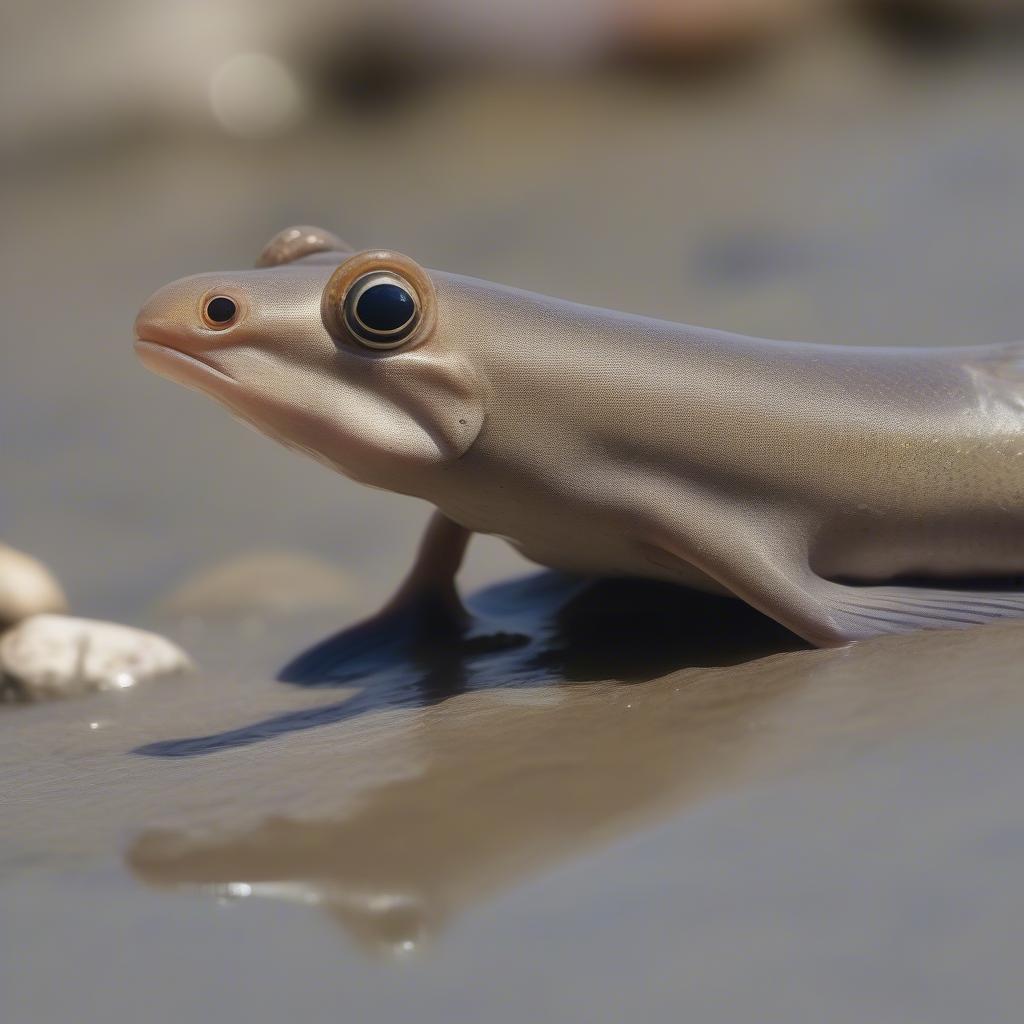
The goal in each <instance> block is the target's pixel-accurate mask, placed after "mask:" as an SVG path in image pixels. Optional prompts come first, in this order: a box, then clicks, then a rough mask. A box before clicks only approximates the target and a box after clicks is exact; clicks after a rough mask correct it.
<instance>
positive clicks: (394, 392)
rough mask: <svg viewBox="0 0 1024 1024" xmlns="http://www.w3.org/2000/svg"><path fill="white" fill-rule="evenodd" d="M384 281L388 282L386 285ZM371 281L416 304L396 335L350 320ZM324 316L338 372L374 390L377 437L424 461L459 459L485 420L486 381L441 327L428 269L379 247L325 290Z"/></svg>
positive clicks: (356, 259)
mask: <svg viewBox="0 0 1024 1024" xmlns="http://www.w3.org/2000/svg"><path fill="white" fill-rule="evenodd" d="M381 282H383V283H384V284H383V285H382V284H381ZM368 283H369V285H370V286H371V287H373V286H380V287H392V286H394V287H396V288H400V289H401V290H402V291H403V292H405V293H406V294H407V295H409V296H410V297H411V301H412V303H413V305H414V307H415V309H414V312H413V314H412V316H411V317H410V320H409V322H408V324H406V325H402V326H401V329H400V331H398V332H396V334H397V337H396V339H395V340H393V341H392V340H389V339H387V337H386V336H385V338H384V340H383V341H378V340H374V339H373V338H372V337H368V336H367V331H366V330H365V327H366V325H365V324H362V323H361V321H360V322H354V321H353V315H354V314H353V306H352V303H351V297H352V294H353V293H354V292H360V291H361V293H362V294H366V292H365V289H366V286H367V284H368ZM320 315H321V319H322V320H323V324H324V327H325V328H326V329H327V332H328V333H329V334H330V336H331V338H332V339H333V341H334V343H335V346H336V348H337V353H338V359H339V364H338V365H339V368H340V372H341V373H343V374H345V376H346V378H347V379H349V380H352V381H355V380H359V381H360V382H361V383H362V390H363V391H364V393H365V394H366V395H367V396H368V397H371V399H372V401H371V402H369V403H367V410H366V412H365V413H364V415H369V414H370V407H371V406H372V425H371V424H367V425H366V426H367V427H368V429H369V430H371V431H372V434H373V435H374V437H375V439H376V443H377V444H379V445H381V446H382V447H384V448H387V449H388V450H389V451H391V452H393V453H394V454H395V455H398V456H403V457H405V458H408V457H409V456H411V455H412V456H414V458H415V459H416V461H417V462H420V463H439V462H445V461H448V460H451V459H457V458H459V457H460V456H461V455H463V454H465V452H466V451H467V450H468V449H469V447H470V446H471V445H472V444H473V441H474V440H475V439H476V437H477V435H478V434H479V432H480V429H481V427H482V426H483V421H484V394H483V389H482V386H481V381H480V379H479V377H478V376H477V374H476V373H475V372H474V370H473V368H472V367H471V365H470V363H469V361H468V359H467V358H466V356H465V355H464V354H463V353H462V352H460V351H459V350H458V349H457V347H456V346H455V345H454V344H453V343H452V339H449V338H446V337H445V336H444V334H443V332H442V331H441V330H440V329H439V317H438V300H437V291H436V289H435V287H434V282H433V280H432V279H431V277H430V275H429V274H428V273H427V272H426V271H425V270H424V269H423V268H422V267H421V266H420V265H419V264H418V263H416V262H415V261H414V260H411V259H409V257H407V256H403V255H402V254H401V253H397V252H393V251H390V250H386V249H375V250H369V251H366V252H361V253H355V254H354V255H352V256H350V257H349V258H348V259H346V260H345V261H344V262H343V263H341V264H340V265H339V266H338V267H337V268H336V269H335V271H334V273H333V274H332V275H331V277H330V279H329V280H328V282H327V285H326V287H325V288H324V291H323V296H322V299H321V306H320Z"/></svg>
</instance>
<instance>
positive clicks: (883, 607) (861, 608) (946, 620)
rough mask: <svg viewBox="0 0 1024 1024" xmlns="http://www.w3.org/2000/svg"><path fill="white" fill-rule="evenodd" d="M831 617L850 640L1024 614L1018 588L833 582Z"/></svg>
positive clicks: (955, 625) (970, 623)
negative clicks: (873, 584)
mask: <svg viewBox="0 0 1024 1024" xmlns="http://www.w3.org/2000/svg"><path fill="white" fill-rule="evenodd" d="M828 603H829V605H830V606H831V613H832V614H831V618H832V620H833V622H834V623H835V626H836V628H837V629H838V630H839V632H840V633H841V634H844V635H847V636H848V638H849V639H850V640H859V639H861V638H862V637H866V636H874V635H876V634H879V633H910V632H913V631H914V630H918V629H958V628H963V627H965V626H974V625H979V624H981V623H985V622H995V621H996V620H998V619H1016V618H1024V592H1020V591H1013V590H940V589H937V588H932V587H856V586H840V585H838V584H833V585H832V586H831V587H830V588H829V591H828Z"/></svg>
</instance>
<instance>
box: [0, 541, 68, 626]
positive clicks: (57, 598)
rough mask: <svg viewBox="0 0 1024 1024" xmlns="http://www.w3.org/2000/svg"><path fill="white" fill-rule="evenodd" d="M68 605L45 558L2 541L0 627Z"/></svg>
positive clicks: (56, 610) (57, 610)
mask: <svg viewBox="0 0 1024 1024" xmlns="http://www.w3.org/2000/svg"><path fill="white" fill-rule="evenodd" d="M67 606H68V602H67V598H66V597H65V596H64V591H63V590H62V589H61V586H60V584H59V583H58V582H57V581H56V579H54V577H53V574H52V573H51V572H50V570H49V569H47V568H46V566H45V565H43V563H42V562H39V561H37V560H36V559H34V558H32V557H31V556H30V555H26V554H23V553H22V552H21V551H15V549H14V548H11V547H8V546H7V545H6V544H0V630H2V629H6V628H7V627H8V626H13V625H14V624H15V623H17V622H21V620H22V619H27V618H28V617H29V616H30V615H39V614H40V613H42V612H62V611H65V610H66V609H67Z"/></svg>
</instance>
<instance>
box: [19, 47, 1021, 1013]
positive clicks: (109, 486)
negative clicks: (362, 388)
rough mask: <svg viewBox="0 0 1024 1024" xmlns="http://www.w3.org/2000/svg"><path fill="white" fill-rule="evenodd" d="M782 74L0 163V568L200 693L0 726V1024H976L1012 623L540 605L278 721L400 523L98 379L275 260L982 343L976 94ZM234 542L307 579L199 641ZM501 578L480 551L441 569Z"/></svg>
mask: <svg viewBox="0 0 1024 1024" xmlns="http://www.w3.org/2000/svg"><path fill="white" fill-rule="evenodd" d="M794 59H795V61H796V63H795V64H793V65H789V66H786V67H784V68H783V67H779V68H777V69H776V70H774V71H772V70H767V71H765V72H763V73H764V74H765V75H766V77H765V78H763V79H761V80H759V83H758V88H756V89H753V90H751V89H741V88H735V89H733V88H727V89H723V90H722V91H721V92H711V93H707V94H701V95H700V97H699V98H695V97H694V96H693V95H692V94H691V95H690V96H689V97H688V98H687V97H686V96H684V97H680V96H679V95H677V94H675V93H672V92H671V91H670V90H669V91H666V90H664V89H663V88H662V87H660V86H658V87H653V88H651V87H643V88H640V87H633V86H629V87H623V86H622V85H621V84H619V85H617V86H614V87H613V86H612V85H610V84H607V83H590V84H587V85H578V84H577V85H573V84H571V83H557V82H547V83H544V84H543V85H540V86H523V85H522V84H514V86H506V85H501V84H497V85H494V86H493V87H483V88H481V89H478V90H473V91H472V93H471V94H470V93H469V92H467V93H466V94H464V95H459V96H456V97H452V96H448V97H444V98H434V99H433V100H425V101H424V102H423V104H421V105H419V106H417V107H416V108H415V110H412V111H410V112H408V113H406V114H402V115H398V119H397V120H396V121H394V122H392V123H391V124H390V126H389V127H387V128H386V129H382V128H381V127H380V125H370V124H366V123H363V122H359V121H355V120H353V121H351V122H349V121H346V120H340V121H334V120H326V119H325V120H324V121H322V122H318V123H316V124H315V125H314V126H313V127H312V128H311V129H310V130H309V131H308V132H307V133H306V134H304V135H301V136H299V137H296V138H294V139H293V140H291V144H290V145H289V146H279V145H278V146H273V147H268V148H266V149H262V148H260V147H253V148H235V147H232V146H228V145H226V144H220V143H212V142H211V141H210V140H209V139H203V138H181V139H175V140H170V141H161V140H159V139H148V140H145V141H143V140H139V141H137V142H134V143H131V144H126V145H125V146H124V148H123V149H119V150H117V151H111V152H107V153H105V154H100V155H96V154H92V155H88V154H86V155H81V156H79V157H76V158H70V157H69V158H68V159H66V160H64V159H62V160H59V161H48V162H41V163H40V164H39V165H37V166H31V165H25V166H20V165H19V167H18V168H15V169H5V170H4V171H3V191H2V193H0V203H2V213H3V216H4V221H5V225H6V227H5V232H4V234H3V238H2V240H0V270H2V273H0V290H2V292H0V294H2V308H3V312H4V330H5V334H4V341H3V343H2V347H0V389H2V392H0V394H2V402H0V437H2V439H3V443H2V447H0V536H2V537H3V539H4V540H7V541H10V542H11V543H13V544H15V545H17V546H18V547H19V548H23V549H25V550H29V551H32V552H34V553H36V554H38V555H40V556H42V557H44V558H45V559H46V560H47V561H48V562H49V563H50V564H52V565H53V566H54V568H55V569H56V571H57V573H58V574H59V575H60V577H61V579H62V580H63V581H64V582H65V584H66V585H67V588H68V590H69V593H70V597H71V600H72V604H73V606H74V607H75V608H76V610H78V611H79V612H81V613H83V614H94V615H110V616H114V617H117V618H121V619H124V620H127V621H132V622H136V623H140V624H143V625H149V626H155V627H157V628H160V629H162V630H166V631H168V632H169V633H170V634H171V635H172V636H174V638H175V639H177V640H179V641H180V642H182V643H183V644H184V645H185V646H186V647H188V648H189V649H190V650H191V651H192V652H193V653H194V655H195V656H196V658H197V659H198V660H199V662H200V663H201V664H202V666H203V671H202V672H201V673H199V674H198V675H196V676H193V677H191V678H187V679H182V680H177V681H173V682H168V683H165V684H162V685H154V686H151V687H147V688H141V689H138V690H134V691H125V692H122V693H116V694H103V695H98V696H96V697H94V698H90V699H88V700H83V701H78V702H65V703H59V704H50V705H38V706H32V707H27V708H17V709H9V708H4V709H0V711H2V714H0V779H2V783H3V794H4V795H3V797H2V800H0V814H2V818H0V922H2V926H0V946H2V949H0V1019H3V1020H4V1021H5V1022H6V1021H12V1022H15V1024H21V1022H24V1021H32V1022H35V1021H51V1020H52V1021H60V1020H75V1021H81V1022H91V1021H104V1022H110V1021H118V1022H119V1021H131V1022H135V1021H139V1020H145V1021H147V1022H148V1021H153V1022H162V1021H181V1020H213V1019H216V1020H223V1021H235V1020H238V1021H243V1020H245V1021H252V1020H275V1021H277V1020H282V1019H288V1018H295V1019H301V1020H304V1021H320V1020H324V1021H327V1020H332V1021H333V1020H338V1019H343V1020H356V1021H386V1022H393V1021H395V1020H399V1019H403V1018H408V1017H412V1016H415V1017H416V1019H418V1020H422V1021H426V1022H429V1021H435V1020H436V1021H445V1022H449V1021H453V1020H473V1021H478V1020H486V1021H494V1022H502V1021H510V1022H512V1021H515V1022H521V1021H523V1020H544V1021H576V1020H579V1021H588V1022H594V1021H609V1022H610V1021H616V1022H617V1021H622V1020H643V1021H645V1022H646V1021H662V1020H664V1021H670V1020H671V1021H677V1020H679V1019H681V1018H685V1019H688V1020H689V1019H692V1020H699V1021H723V1022H735V1021H738V1020H752V1021H758V1022H775V1021H778V1022H786V1024H792V1022H793V1021H801V1020H813V1021H822V1020H828V1021H829V1022H839V1024H843V1022H845V1021H850V1022H854V1021H856V1022H861V1021H864V1020H884V1021H897V1020H898V1021H922V1022H923V1021H928V1022H929V1024H931V1022H936V1021H949V1022H955V1024H962V1022H963V1021H965V1020H1013V1019H1016V1018H1017V1017H1018V1016H1019V1006H1020V1004H1021V999H1022V998H1024V983H1022V981H1021V978H1020V972H1019V966H1018V964H1019V950H1020V948H1021V939H1022V938H1024V928H1022V925H1021V922H1022V921H1024V897H1022V896H1021V893H1022V892H1024V889H1022V887H1021V885H1020V876H1021V863H1022V859H1021V858H1022V853H1024V806H1022V802H1021V800H1020V797H1019V789H1020V786H1019V779H1020V777H1021V774H1022V768H1024V764H1022V761H1024V746H1022V744H1021V738H1022V736H1024V671H1022V668H1021V664H1022V656H1024V631H1022V629H1021V627H1019V626H1014V625H1003V626H993V627H986V628H983V629H977V630H972V631H966V632H963V633H955V634H932V635H921V636H915V637H908V638H902V639H896V638H893V639H887V640H881V641H877V642H872V643H865V644H861V645H858V646H855V647H853V648H851V649H849V650H845V651H840V652H822V651H809V650H806V649H804V648H803V647H802V646H801V645H800V644H799V643H798V642H797V641H795V640H794V639H793V638H792V637H790V636H788V635H787V634H785V633H784V632H782V631H780V630H778V629H776V628H774V627H773V626H772V625H771V624H770V623H767V622H766V621H765V620H763V619H761V618H759V617H758V616H756V615H753V614H752V613H750V612H747V611H745V610H743V609H742V608H741V607H739V606H737V605H734V604H732V603H730V602H726V601H711V600H700V601H693V600H691V599H688V598H686V597H685V596H681V595H678V594H675V595H669V594H667V593H666V592H665V591H664V589H661V588H647V587H640V588H631V587H629V586H623V585H602V587H599V588H598V589H597V590H593V589H590V590H588V589H586V588H582V587H581V586H580V585H579V584H577V583H575V582H572V581H559V580H555V579H553V578H551V577H542V578H540V579H533V580H531V581H528V582H526V583H520V584H512V585H509V586H506V587H503V588H498V589H497V590H491V591H489V592H485V593H483V594H481V595H480V596H479V597H478V598H477V600H476V603H475V609H476V611H477V613H478V616H479V621H478V624H477V627H476V632H475V633H474V634H473V635H472V636H470V637H468V638H463V639H461V640H457V641H450V640H449V641H448V642H446V643H445V644H439V645H433V646H432V645H431V644H429V643H427V644H419V645H416V644H413V645H411V646H409V645H407V646H405V647H388V646H387V645H385V647H384V648H383V649H379V650H375V651H373V652H371V655H372V656H369V657H364V658H363V660H361V661H359V660H357V661H356V662H350V663H349V667H348V669H346V668H345V667H344V666H345V659H344V658H343V657H340V655H341V654H344V645H342V647H341V648H339V649H338V650H336V651H335V652H334V653H335V654H337V655H339V656H338V657H337V658H336V659H335V665H334V666H333V668H331V670H330V671H324V672H323V673H321V674H320V676H319V677H318V678H306V679H302V680H293V681H292V682H290V683H289V682H284V681H280V680H278V679H277V678H276V677H277V676H278V675H279V674H280V670H281V668H282V666H284V665H286V664H288V663H289V662H291V661H292V660H293V659H294V658H295V657H296V656H297V655H299V654H300V653H302V652H303V651H307V650H309V649H310V647H311V645H313V644H314V643H315V642H317V641H318V640H320V639H321V638H323V637H324V636H327V635H328V634H330V633H331V632H333V631H334V630H336V629H337V628H339V627H340V626H344V625H345V624H346V623H350V622H352V621H353V620H354V619H356V618H358V617H359V615H360V614H362V613H363V612H365V611H366V610H367V609H369V608H372V607H374V606H375V605H376V604H377V603H378V602H379V601H380V599H381V598H382V597H383V595H384V594H385V593H386V592H387V590H388V588H389V587H390V586H391V585H392V582H393V581H394V580H395V579H396V578H398V576H399V575H400V573H401V571H402V568H403V567H404V564H405V562H406V561H407V558H408V554H409V552H410V551H411V549H412V547H413V545H414V535H415V530H416V528H417V526H418V524H419V523H420V522H421V521H422V519H423V517H424V509H423V508H422V507H420V506H418V505H417V504H416V503H413V502H407V501H405V500H402V499H397V498H392V497H390V496H388V495H382V494H378V493H375V492H370V491H365V490H361V489H359V488H357V487H356V486H355V485H352V484H349V483H347V482H345V481H343V480H339V479H336V478H334V477H332V476H331V475H330V474H327V473H325V472H324V471H323V470H321V469H319V468H318V467H316V466H313V465H307V464H305V463H303V462H302V461H301V460H299V459H297V458H296V457H295V456H293V455H292V454H290V453H287V452H284V451H279V450H278V449H276V448H274V447H273V446H272V445H270V444H269V443H267V442H265V441H263V440H261V439H258V438H256V437H255V436H254V435H250V434H248V433H247V432H244V431H241V430H239V429H238V428H237V426H236V425H234V424H232V423H230V422H229V421H228V420H227V418H226V417H224V416H223V414H222V412H221V411H220V410H219V409H215V408H214V407H213V406H212V405H210V404H208V403H206V402H204V401H203V400H202V399H201V398H199V397H196V396H192V395H188V394H186V393H184V392H181V391H179V390H177V389H175V388H173V387H172V386H170V385H167V384H165V383H164V382H161V381H158V380H156V379H151V378H150V377H148V376H146V375H145V374H144V372H143V371H142V370H141V369H140V368H138V367H137V366H136V365H135V363H134V362H133V360H132V358H131V355H130V351H129V347H128V335H129V331H130V324H131V320H132V317H133V315H134V311H135V309H136V307H137V305H138V303H139V301H140V300H141V299H142V298H143V297H145V295H146V294H148V293H149V291H150V290H151V289H152V288H153V287H155V286H156V285H158V284H160V283H162V282H163V281H165V280H168V279H170V278H173V277H176V276H179V275H181V274H184V273H190V272H193V271H196V270H200V269H208V268H211V267H217V266H234V265H245V264H247V263H248V262H250V261H251V259H252V257H253V256H254V255H255V253H256V251H258V249H259V247H260V246H261V245H262V244H263V242H264V241H265V240H266V238H267V237H269V236H270V234H272V233H273V232H274V231H275V230H277V229H278V228H279V227H281V226H282V225H283V224H285V223H288V222H292V221H307V222H308V221H312V222H318V221H319V222H323V223H324V224H326V225H327V226H330V227H332V228H335V229H337V230H338V231H339V232H340V233H341V234H343V235H345V236H347V237H349V238H350V239H351V240H352V241H353V242H354V243H355V244H357V245H371V244H381V243H385V242H386V243H387V244H391V245H394V246H396V247H397V248H399V249H405V250H407V251H409V252H410V253H411V254H412V255H414V256H416V257H417V258H420V259H422V260H423V261H424V262H426V263H428V264H433V265H436V266H440V267H444V268H447V269H452V270H460V271H469V272H471V273H475V274H478V275H480V276H482V277H492V278H495V279H498V280H503V281H507V282H508V283H510V284H514V285H520V286H523V287H532V288H537V289H540V290H547V291H552V292H556V293H559V294H564V295H567V296H571V297H575V298H578V299H580V300H582V301H589V302H595V303H598V304H606V305H611V306H616V307H619V308H625V309H635V310H642V311H645V312H649V313H652V314H656V315H661V316H666V317H670V318H674V319H680V320H685V321H691V322H703V323H710V324H714V325H716V326H720V327H724V328H729V329H733V330H739V331H749V332H752V333H757V334H762V335H768V336H778V337H792V338H807V339H816V340H837V341H838V340H844V341H851V342H860V343H865V344H886V343H891V342H899V343H904V344H922V343H933V344H960V343H964V342H965V341H979V342H981V341H1002V340H1009V339H1013V338H1019V337H1021V334H1022V331H1021V328H1020V325H1021V324H1022V323H1024V303H1022V299H1021V295H1022V293H1021V289H1020V238H1021V237H1024V202H1021V186H1020V182H1021V180H1024V178H1022V175H1024V136H1022V133H1021V128H1020V118H1019V94H1020V85H1021V80H1020V78H1019V72H1017V71H1015V70H1014V69H1012V68H1005V69H993V68H977V67H971V66H969V65H964V66H957V67H955V68H946V69H944V70H943V71H942V72H941V73H931V74H930V73H928V72H927V71H925V70H918V71H915V72H913V73H910V72H906V71H904V72H897V71H896V70H895V69H894V68H893V67H892V66H891V65H889V64H886V63H885V62H884V61H877V60H876V59H874V58H870V57H868V56H866V55H863V54H859V53H851V52H847V51H846V50H845V49H843V48H842V47H840V52H838V53H832V54H831V55H830V61H823V59H822V57H821V54H820V52H818V51H815V52H814V53H808V54H804V55H802V56H799V57H797V58H794ZM531 90H532V91H531ZM566 124H572V125H573V126H574V132H573V133H570V134H568V135H567V133H566V130H565V126H566ZM584 167H585V168H586V170H587V173H586V175H584V176H582V177H581V175H580V173H579V171H580V168H584ZM623 183H641V184H642V185H643V187H631V188H629V189H628V190H624V187H623ZM666 197H668V199H666ZM666 203H667V206H666ZM595 211H597V212H595ZM638 268H642V271H643V272H642V273H641V272H639V269H638ZM268 548H274V549H281V548H284V549H286V550H288V549H290V550H292V551H296V552H299V553H301V555H302V558H304V559H308V558H312V559H314V560H315V562H314V565H315V564H316V563H329V564H330V565H331V566H333V567H334V568H335V569H336V570H337V571H338V572H340V573H341V576H340V577H336V576H335V575H334V574H333V570H323V572H320V574H319V575H315V572H314V568H312V567H310V565H309V563H308V562H305V563H302V564H304V565H306V569H305V570H302V571H308V572H309V573H311V574H314V575H315V580H316V582H315V586H314V583H313V576H312V575H311V576H305V577H303V576H302V573H301V572H299V574H298V576H297V577H296V579H297V580H298V583H296V582H295V579H293V580H292V582H290V583H288V585H287V586H285V582H286V581H285V580H284V576H285V575H286V573H285V570H283V569H281V568H280V566H281V565H282V563H281V562H276V563H274V564H275V566H277V568H275V569H274V571H273V572H272V573H270V574H269V575H267V574H265V575H264V577H263V579H264V583H263V584H261V586H262V587H263V588H264V589H266V580H267V579H271V580H272V581H273V580H276V581H278V583H279V586H277V587H276V588H272V589H273V593H269V594H266V595H265V596H264V598H260V594H259V593H258V590H259V588H254V587H253V586H249V587H248V588H247V589H246V592H245V593H243V594H238V593H237V592H236V594H235V598H234V602H235V603H234V604H232V599H231V596H230V594H227V595H226V594H225V593H224V592H221V591H216V588H213V591H211V588H210V585H209V583H208V581H207V582H205V583H203V585H199V582H197V581H195V580H194V578H193V577H194V575H195V574H197V573H199V574H203V573H205V572H206V571H207V570H208V569H209V568H210V567H211V566H212V565H214V564H215V563H217V562H220V561H221V560H222V559H225V558H229V557H233V556H234V555H236V554H239V553H242V554H244V553H246V552H253V551H255V552H257V553H258V552H260V551H265V550H266V549H268ZM275 557H278V558H283V557H284V556H275ZM256 561H257V563H258V562H259V558H258V557H257V558H256ZM262 564H264V565H265V564H266V563H265V562H264V563H262ZM523 568H524V567H523V566H522V565H521V563H518V562H517V561H516V560H515V559H514V558H513V557H512V556H511V555H510V554H509V553H508V552H507V551H505V550H504V549H503V548H501V547H500V546H499V545H497V544H495V543H488V542H485V543H482V544H480V545H478V546H477V547H476V549H475V551H474V554H473V561H472V564H471V565H470V567H469V574H468V576H469V580H470V582H471V583H473V584H479V583H481V582H484V581H493V580H498V579H507V578H509V577H510V576H512V575H514V574H515V573H518V572H522V571H523ZM190 578H191V579H192V582H191V583H189V582H188V581H189V580H190ZM251 578H252V577H250V579H251ZM303 579H305V580H306V581H307V583H308V585H303V583H302V580H303ZM331 581H335V582H331ZM293 584H294V585H293ZM335 584H337V585H335ZM289 588H291V589H289ZM172 591H173V592H174V593H171V592H172ZM214 592H215V593H214ZM282 592H287V593H288V594H290V595H291V596H290V597H289V598H288V600H283V599H282V598H281V594H282ZM314 592H315V594H316V595H319V596H318V597H316V598H315V599H314V598H313V597H312V596H311V595H313V594H314ZM211 593H214V596H213V597H211ZM190 602H191V604H190ZM160 608H162V609H163V611H162V612H160V611H150V609H160ZM289 609H290V611H289Z"/></svg>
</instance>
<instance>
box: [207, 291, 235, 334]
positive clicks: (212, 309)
mask: <svg viewBox="0 0 1024 1024" xmlns="http://www.w3.org/2000/svg"><path fill="white" fill-rule="evenodd" d="M237 315H238V305H237V303H236V302H235V300H234V299H229V298H228V297H227V296H226V295H215V296H214V297H213V298H212V299H209V300H207V303H206V306H205V308H204V309H203V316H204V317H205V318H206V322H207V323H208V324H209V325H210V326H211V327H227V325H228V324H230V323H231V321H232V320H234V319H235V317H236V316H237Z"/></svg>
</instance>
